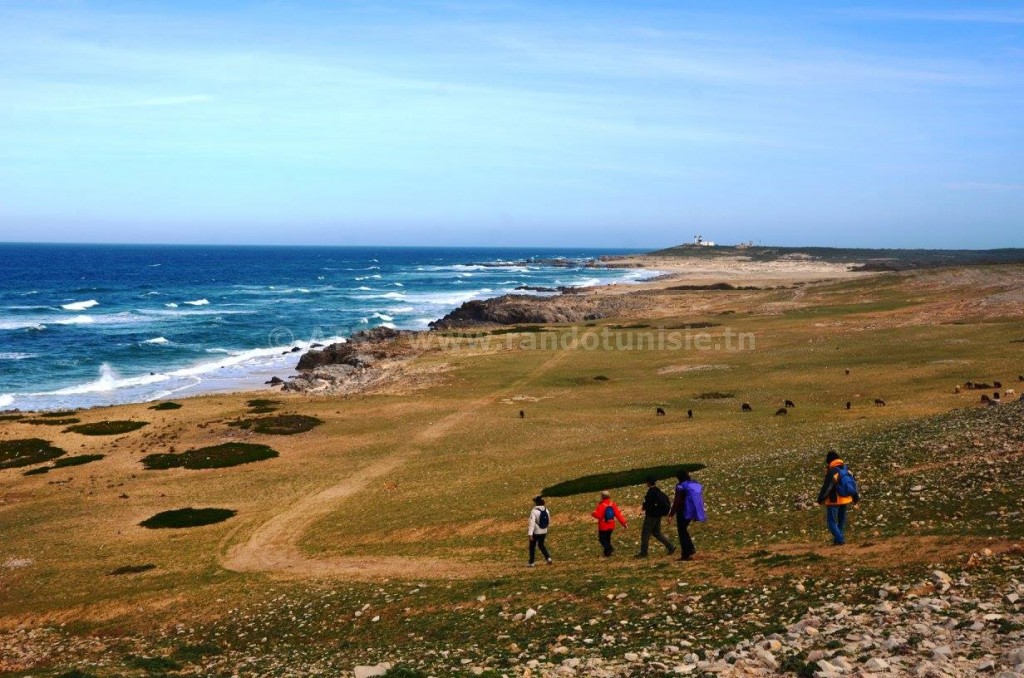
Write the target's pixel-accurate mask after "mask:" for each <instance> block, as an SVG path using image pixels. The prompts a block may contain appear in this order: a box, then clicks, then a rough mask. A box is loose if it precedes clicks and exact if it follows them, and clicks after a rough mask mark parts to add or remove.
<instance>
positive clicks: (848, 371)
mask: <svg viewBox="0 0 1024 678" xmlns="http://www.w3.org/2000/svg"><path fill="white" fill-rule="evenodd" d="M846 374H847V376H849V374H850V368H849V367H847V368H846Z"/></svg>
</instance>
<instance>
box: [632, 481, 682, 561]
mask: <svg viewBox="0 0 1024 678" xmlns="http://www.w3.org/2000/svg"><path fill="white" fill-rule="evenodd" d="M670 508H671V505H670V503H669V500H668V497H667V496H665V493H664V492H662V491H661V489H660V488H659V487H658V479H657V478H655V477H654V476H647V494H646V495H644V503H643V505H642V506H641V507H640V509H641V510H642V511H643V512H644V525H643V528H641V531H640V553H637V554H636V556H634V557H635V558H646V557H647V546H648V545H649V544H650V543H651V537H654V538H655V539H657V540H658V541H660V542H661V543H662V544H664V545H665V550H666V551H668V554H669V555H672V554H673V553H675V552H676V546H675V544H673V543H672V542H671V541H669V540H668V539H667V538H666V537H665V535H664V534H662V533H661V519H662V518H664V517H665V516H666V515H668V511H669V509H670Z"/></svg>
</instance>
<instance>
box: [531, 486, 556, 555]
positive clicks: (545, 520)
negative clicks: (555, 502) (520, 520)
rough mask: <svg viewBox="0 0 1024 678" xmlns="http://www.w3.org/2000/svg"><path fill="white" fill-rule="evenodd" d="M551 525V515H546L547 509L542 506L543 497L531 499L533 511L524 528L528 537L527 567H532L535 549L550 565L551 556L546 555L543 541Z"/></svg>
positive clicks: (546, 550) (546, 551)
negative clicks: (528, 557) (528, 555)
mask: <svg viewBox="0 0 1024 678" xmlns="http://www.w3.org/2000/svg"><path fill="white" fill-rule="evenodd" d="M550 524H551V514H550V513H548V507H547V506H545V505H544V497H540V496H538V497H534V498H533V510H532V511H530V522H529V524H528V525H527V526H526V534H528V535H529V536H530V562H528V563H527V564H526V566H527V567H533V561H534V560H535V558H536V555H537V549H538V548H539V549H540V552H541V555H543V556H544V560H546V561H548V565H550V564H551V554H550V553H548V549H547V547H546V546H544V540H545V539H546V538H547V536H548V526H549V525H550Z"/></svg>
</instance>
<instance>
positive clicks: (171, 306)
mask: <svg viewBox="0 0 1024 678" xmlns="http://www.w3.org/2000/svg"><path fill="white" fill-rule="evenodd" d="M164 306H166V307H167V308H178V305H177V304H176V303H174V302H173V301H172V302H171V303H169V304H164Z"/></svg>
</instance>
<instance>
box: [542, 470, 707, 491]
mask: <svg viewBox="0 0 1024 678" xmlns="http://www.w3.org/2000/svg"><path fill="white" fill-rule="evenodd" d="M702 468H704V464H671V465H668V466H651V467H648V468H635V469H630V470H628V471H615V472H612V473H598V474H596V475H592V476H583V477H582V478H576V479H575V480H566V481H565V482H561V483H558V484H557V485H552V486H551V487H545V488H544V489H543V490H541V494H542V495H543V496H545V497H571V496H573V495H576V494H586V493H589V492H600V491H601V490H610V489H614V488H617V487H632V486H634V485H643V484H644V483H645V482H646V479H647V477H648V476H654V477H655V478H657V479H658V480H664V479H665V478H675V477H676V474H677V473H679V472H680V471H689V472H691V473H692V472H694V471H699V470H701V469H702Z"/></svg>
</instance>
